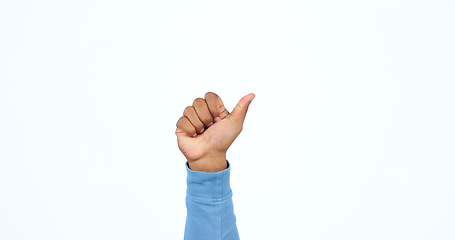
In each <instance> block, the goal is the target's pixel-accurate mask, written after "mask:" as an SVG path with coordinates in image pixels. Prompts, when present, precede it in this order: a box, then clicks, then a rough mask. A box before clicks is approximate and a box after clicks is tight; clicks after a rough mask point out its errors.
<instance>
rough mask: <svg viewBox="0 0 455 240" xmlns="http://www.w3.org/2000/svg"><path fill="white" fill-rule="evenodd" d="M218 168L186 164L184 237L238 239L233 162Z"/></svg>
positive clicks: (214, 239)
mask: <svg viewBox="0 0 455 240" xmlns="http://www.w3.org/2000/svg"><path fill="white" fill-rule="evenodd" d="M226 165H227V168H226V169H224V170H222V171H219V172H199V171H193V170H191V169H190V168H189V167H188V165H187V164H186V168H187V173H188V177H187V195H186V206H187V218H186V225H185V240H196V239H197V240H237V239H239V234H238V230H237V225H236V218H235V215H234V207H233V202H232V191H231V188H230V164H229V162H228V161H226Z"/></svg>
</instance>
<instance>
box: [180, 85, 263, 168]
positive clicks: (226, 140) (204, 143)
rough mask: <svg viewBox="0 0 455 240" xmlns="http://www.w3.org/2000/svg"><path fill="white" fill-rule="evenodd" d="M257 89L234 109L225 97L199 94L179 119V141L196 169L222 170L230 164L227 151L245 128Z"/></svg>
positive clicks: (191, 166)
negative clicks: (225, 101) (225, 100)
mask: <svg viewBox="0 0 455 240" xmlns="http://www.w3.org/2000/svg"><path fill="white" fill-rule="evenodd" d="M254 97H255V95H254V93H250V94H248V95H246V96H244V97H243V98H242V99H240V101H239V102H238V103H237V106H235V108H234V110H232V113H229V112H228V111H227V110H226V108H225V107H224V104H223V101H222V100H221V98H220V97H219V96H218V95H217V94H216V93H213V92H207V93H206V94H205V99H204V98H196V99H195V100H194V102H193V105H192V106H188V107H186V108H185V110H184V111H183V116H182V117H181V118H180V119H179V120H178V121H177V129H176V130H175V135H177V143H178V146H179V149H180V151H181V152H182V153H183V155H185V157H186V159H187V160H188V165H189V167H190V169H191V170H193V171H200V172H218V171H221V170H224V169H226V168H227V162H226V152H227V150H228V148H229V147H230V146H231V144H232V143H233V142H234V140H235V139H236V138H237V136H238V135H239V134H240V132H242V129H243V122H244V120H245V116H246V113H247V111H248V107H249V105H250V103H251V101H252V100H253V98H254Z"/></svg>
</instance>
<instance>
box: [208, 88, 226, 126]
mask: <svg viewBox="0 0 455 240" xmlns="http://www.w3.org/2000/svg"><path fill="white" fill-rule="evenodd" d="M205 101H206V102H207V105H208V106H209V110H210V113H211V114H212V116H213V118H214V121H215V122H218V121H220V120H221V119H223V118H225V117H226V116H227V115H229V112H228V110H227V109H226V108H225V107H224V104H223V101H222V100H221V98H220V97H219V96H218V95H217V94H216V93H214V92H208V93H206V94H205Z"/></svg>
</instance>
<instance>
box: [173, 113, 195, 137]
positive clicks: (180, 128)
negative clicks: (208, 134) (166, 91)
mask: <svg viewBox="0 0 455 240" xmlns="http://www.w3.org/2000/svg"><path fill="white" fill-rule="evenodd" d="M175 134H176V135H177V136H187V137H195V136H196V135H197V134H196V128H195V127H194V126H193V124H191V122H190V120H189V119H188V118H187V117H185V116H183V117H181V118H180V119H179V120H178V121H177V129H176V131H175Z"/></svg>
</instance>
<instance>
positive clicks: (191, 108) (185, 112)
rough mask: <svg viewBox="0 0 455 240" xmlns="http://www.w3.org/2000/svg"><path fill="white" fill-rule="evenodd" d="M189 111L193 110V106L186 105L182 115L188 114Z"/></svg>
mask: <svg viewBox="0 0 455 240" xmlns="http://www.w3.org/2000/svg"><path fill="white" fill-rule="evenodd" d="M191 111H193V106H188V107H186V108H185V110H183V115H188V114H189V113H190V112H191Z"/></svg>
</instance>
